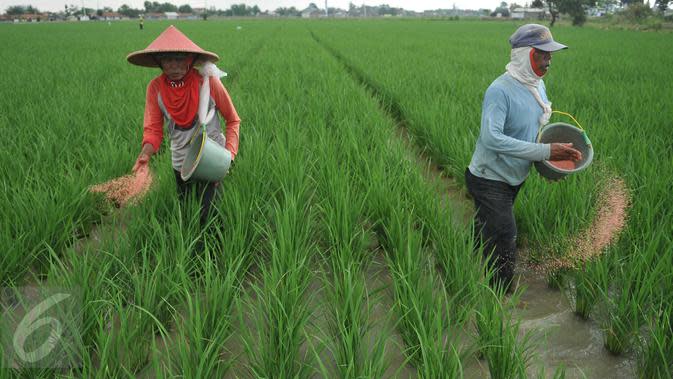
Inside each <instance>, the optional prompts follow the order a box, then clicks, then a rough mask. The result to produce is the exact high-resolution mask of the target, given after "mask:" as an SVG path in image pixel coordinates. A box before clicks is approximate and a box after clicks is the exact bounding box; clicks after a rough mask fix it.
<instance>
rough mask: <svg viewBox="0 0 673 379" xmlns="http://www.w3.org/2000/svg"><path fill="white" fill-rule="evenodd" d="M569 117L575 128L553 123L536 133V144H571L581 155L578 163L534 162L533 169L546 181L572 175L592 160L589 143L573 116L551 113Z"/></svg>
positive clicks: (591, 150) (592, 151)
mask: <svg viewBox="0 0 673 379" xmlns="http://www.w3.org/2000/svg"><path fill="white" fill-rule="evenodd" d="M552 113H559V114H562V115H566V116H568V117H570V118H571V119H572V120H573V121H574V122H575V124H577V127H575V126H573V125H570V124H566V123H564V122H555V123H553V124H548V125H545V126H543V127H542V129H541V130H540V131H539V132H538V135H537V142H538V143H572V144H573V148H575V149H577V150H579V151H580V152H581V153H582V159H580V160H579V161H573V160H561V161H542V162H535V168H536V169H537V172H538V173H540V175H542V176H544V177H545V178H547V179H551V180H558V179H561V178H563V177H564V176H566V175H568V174H573V173H576V172H579V171H582V170H584V169H585V168H587V167H589V165H590V164H591V161H592V160H593V158H594V149H593V146H592V145H591V141H590V140H589V137H588V136H587V133H586V132H585V131H584V129H583V128H582V126H581V125H580V124H579V122H577V120H575V118H574V117H573V116H571V115H570V114H568V113H565V112H559V111H553V112H552Z"/></svg>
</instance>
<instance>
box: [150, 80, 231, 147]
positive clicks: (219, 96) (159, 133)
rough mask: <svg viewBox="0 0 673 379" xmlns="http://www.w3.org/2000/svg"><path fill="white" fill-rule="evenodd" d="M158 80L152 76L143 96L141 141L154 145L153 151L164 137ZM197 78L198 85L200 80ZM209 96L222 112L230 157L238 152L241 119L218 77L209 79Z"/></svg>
mask: <svg viewBox="0 0 673 379" xmlns="http://www.w3.org/2000/svg"><path fill="white" fill-rule="evenodd" d="M159 80H160V76H158V77H156V78H154V79H153V80H152V81H151V82H150V84H149V85H148V86H147V95H146V98H145V115H144V120H143V142H142V146H145V144H146V143H149V144H151V145H152V146H153V147H154V151H155V152H156V151H159V146H161V141H162V140H163V138H164V115H163V113H162V112H161V108H159V98H158V95H159ZM202 80H203V79H200V80H199V85H200V84H201V81H202ZM209 82H210V97H212V98H213V100H214V101H215V106H216V107H217V110H218V111H219V112H220V114H222V116H223V117H224V120H225V122H226V130H225V132H224V136H225V138H226V146H225V147H226V149H227V150H229V151H230V152H231V155H232V159H233V158H235V157H236V154H238V135H239V133H238V129H239V126H240V124H241V120H240V119H239V118H238V113H236V108H234V104H233V103H232V102H231V97H229V93H228V92H227V90H226V89H225V88H224V85H223V84H222V82H221V81H220V79H219V78H216V77H211V78H210V80H209Z"/></svg>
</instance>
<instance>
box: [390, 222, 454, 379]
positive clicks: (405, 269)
mask: <svg viewBox="0 0 673 379" xmlns="http://www.w3.org/2000/svg"><path fill="white" fill-rule="evenodd" d="M408 214H409V212H408V211H407V210H405V209H400V210H393V211H391V218H390V219H389V220H388V221H387V222H386V224H385V230H386V238H387V240H388V241H387V244H386V245H387V247H386V249H387V253H388V265H389V267H390V270H391V273H392V276H393V286H394V295H395V304H396V307H397V309H398V310H399V312H400V314H401V317H400V325H399V329H400V333H401V334H402V337H403V340H404V342H405V344H406V354H407V356H408V357H409V359H410V360H411V362H412V363H414V364H415V365H416V366H417V368H418V370H419V374H420V375H421V376H423V377H442V376H448V377H462V363H461V360H462V354H461V353H460V351H459V349H458V348H457V346H459V345H458V334H457V330H460V323H459V322H454V321H455V320H452V319H451V317H450V315H451V314H452V313H454V311H453V309H451V308H452V306H454V305H455V303H454V302H453V301H454V298H452V297H448V296H447V295H446V292H444V291H443V286H442V285H441V284H440V283H438V281H437V279H436V276H435V272H434V271H433V270H431V269H429V268H430V266H429V265H428V263H427V257H426V258H424V257H423V256H422V255H421V254H422V253H423V252H424V249H423V245H424V244H423V237H422V236H423V233H422V230H416V226H415V225H414V223H413V221H412V219H411V218H410V217H409V216H408ZM450 325H451V327H455V328H457V329H451V328H450Z"/></svg>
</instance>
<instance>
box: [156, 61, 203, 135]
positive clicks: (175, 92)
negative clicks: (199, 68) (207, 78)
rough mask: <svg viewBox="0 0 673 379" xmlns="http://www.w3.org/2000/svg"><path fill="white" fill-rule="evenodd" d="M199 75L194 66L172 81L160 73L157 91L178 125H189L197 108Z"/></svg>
mask: <svg viewBox="0 0 673 379" xmlns="http://www.w3.org/2000/svg"><path fill="white" fill-rule="evenodd" d="M200 78H201V75H199V73H198V72H196V70H195V69H194V68H190V69H189V71H187V74H186V75H185V77H184V78H182V80H179V81H172V80H170V79H169V78H168V76H166V74H161V79H160V80H159V93H160V94H161V100H162V101H163V103H164V106H165V107H166V110H167V111H168V114H169V115H170V116H171V118H172V119H173V121H175V123H176V124H177V125H178V126H190V125H191V124H192V121H194V117H195V116H196V112H197V111H198V109H199V79H200Z"/></svg>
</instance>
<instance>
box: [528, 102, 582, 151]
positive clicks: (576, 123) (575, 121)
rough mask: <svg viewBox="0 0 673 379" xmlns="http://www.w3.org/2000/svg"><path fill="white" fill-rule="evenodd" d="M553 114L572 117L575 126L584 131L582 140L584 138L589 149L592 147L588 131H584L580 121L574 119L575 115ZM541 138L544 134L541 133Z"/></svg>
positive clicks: (559, 112) (565, 113)
mask: <svg viewBox="0 0 673 379" xmlns="http://www.w3.org/2000/svg"><path fill="white" fill-rule="evenodd" d="M551 113H558V114H560V115H563V116H568V117H570V119H571V120H573V122H574V123H575V125H577V127H578V128H579V129H580V130H581V131H582V138H584V143H586V144H587V145H588V146H589V147H591V140H590V139H589V136H588V135H587V132H586V130H584V128H583V127H582V125H580V123H579V121H577V119H575V117H573V115H571V114H570V113H567V112H561V111H551ZM543 128H544V127H543ZM539 136H542V133H540V134H539Z"/></svg>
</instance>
